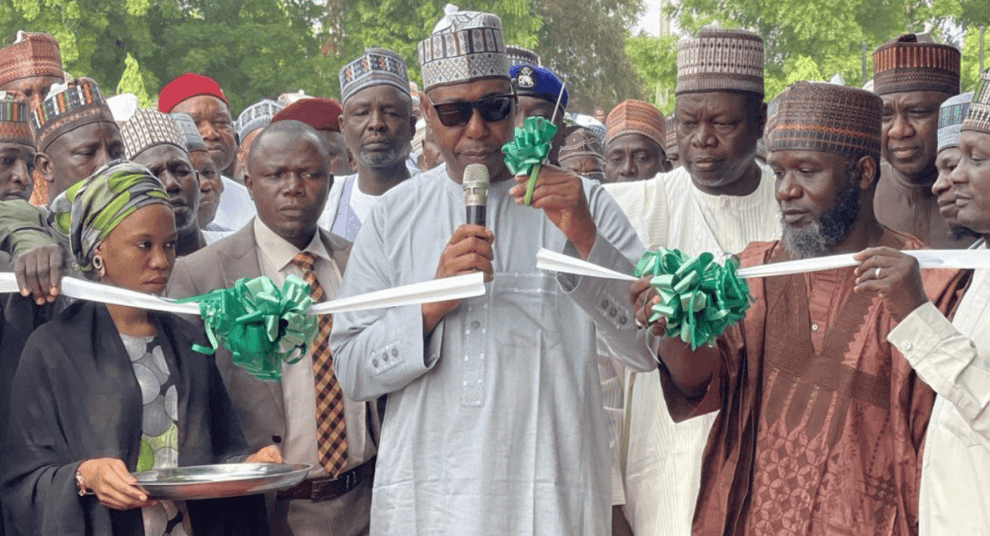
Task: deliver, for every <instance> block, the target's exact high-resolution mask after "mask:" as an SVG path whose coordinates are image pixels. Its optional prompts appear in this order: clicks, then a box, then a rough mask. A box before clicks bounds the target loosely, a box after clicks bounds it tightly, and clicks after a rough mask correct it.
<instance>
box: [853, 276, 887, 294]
mask: <svg viewBox="0 0 990 536" xmlns="http://www.w3.org/2000/svg"><path fill="white" fill-rule="evenodd" d="M888 288H889V286H888V285H886V284H884V283H883V282H882V281H881V280H878V279H866V280H864V281H862V282H858V283H856V286H854V287H853V291H854V292H877V293H880V292H884V291H886V290H887V289H888Z"/></svg>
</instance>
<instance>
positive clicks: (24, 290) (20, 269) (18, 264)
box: [14, 255, 31, 298]
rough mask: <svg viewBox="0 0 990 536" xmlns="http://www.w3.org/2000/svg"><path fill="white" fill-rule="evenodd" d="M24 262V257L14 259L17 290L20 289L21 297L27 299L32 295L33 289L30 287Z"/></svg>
mask: <svg viewBox="0 0 990 536" xmlns="http://www.w3.org/2000/svg"><path fill="white" fill-rule="evenodd" d="M24 262H25V261H24V256H23V255H21V256H19V257H17V258H16V259H14V279H16V280H17V288H18V289H20V292H21V296H24V297H25V298H27V297H28V296H30V295H31V289H30V288H29V287H28V283H27V276H26V272H25V268H24Z"/></svg>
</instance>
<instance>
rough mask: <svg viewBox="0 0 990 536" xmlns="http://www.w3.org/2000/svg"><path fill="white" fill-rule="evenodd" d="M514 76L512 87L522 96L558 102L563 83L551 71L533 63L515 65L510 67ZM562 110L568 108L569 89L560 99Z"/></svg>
mask: <svg viewBox="0 0 990 536" xmlns="http://www.w3.org/2000/svg"><path fill="white" fill-rule="evenodd" d="M509 77H510V78H512V88H513V89H515V90H516V94H517V95H519V96H521V97H537V98H540V99H543V100H545V101H549V102H550V103H551V104H557V96H558V95H560V90H561V89H563V84H561V82H560V80H559V79H558V78H557V77H556V76H554V74H553V73H551V72H550V71H548V70H546V69H544V68H542V67H533V66H532V65H514V66H513V67H511V68H510V69H509ZM560 108H561V111H564V110H566V109H567V90H566V89H564V96H563V97H562V98H561V99H560Z"/></svg>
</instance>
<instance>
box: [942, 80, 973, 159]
mask: <svg viewBox="0 0 990 536" xmlns="http://www.w3.org/2000/svg"><path fill="white" fill-rule="evenodd" d="M972 102H973V92H972V91H970V92H969V93H963V94H962V95H956V96H955V97H949V98H948V99H946V100H945V102H943V103H942V106H940V107H939V109H938V150H939V151H941V150H942V149H948V148H949V147H957V146H958V145H959V134H960V133H961V132H962V123H963V119H965V118H966V112H967V111H969V105H970V103H972Z"/></svg>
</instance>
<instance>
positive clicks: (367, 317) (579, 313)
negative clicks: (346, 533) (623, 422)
mask: <svg viewBox="0 0 990 536" xmlns="http://www.w3.org/2000/svg"><path fill="white" fill-rule="evenodd" d="M446 11H447V14H446V16H445V17H444V18H443V19H442V20H441V21H440V22H439V23H438V24H437V25H436V27H435V28H434V31H433V34H432V35H431V36H430V38H428V39H427V40H425V41H423V42H422V43H420V45H419V57H420V64H421V66H422V71H423V85H424V89H425V98H424V100H423V116H424V118H425V119H426V121H427V123H428V124H429V125H430V126H431V128H433V130H434V133H435V134H436V139H437V145H438V147H439V148H440V151H441V152H442V153H443V155H444V157H445V160H446V165H445V166H442V167H437V168H435V169H432V170H430V171H427V172H424V173H421V174H419V175H416V176H415V177H412V178H410V179H408V180H406V181H404V182H403V183H402V184H400V185H398V186H396V187H395V188H393V189H392V190H390V191H389V192H388V193H387V194H385V195H384V196H383V197H382V198H381V200H379V202H378V204H377V205H376V206H375V207H374V208H373V209H372V211H371V214H370V215H369V217H368V219H367V220H365V222H364V228H363V229H362V231H361V233H360V234H359V235H358V237H357V239H356V240H355V243H354V247H353V249H352V251H351V256H350V261H349V266H348V268H347V271H346V272H345V273H344V280H343V283H342V287H341V295H342V297H347V296H354V295H359V294H364V293H366V292H372V291H377V290H382V289H386V288H390V287H395V286H399V285H404V284H409V283H414V282H420V281H424V280H430V279H439V278H444V277H450V276H454V275H458V274H462V273H469V272H482V273H484V275H485V278H486V279H487V280H489V284H488V285H487V293H486V295H484V296H480V297H475V298H469V299H463V300H455V301H447V302H442V303H433V304H427V305H423V306H410V307H396V308H391V309H377V310H371V311H362V312H354V313H338V314H336V315H334V327H333V333H332V335H331V340H330V344H331V347H332V349H333V355H334V369H335V371H336V373H337V375H338V378H339V379H340V384H341V387H342V388H343V390H344V392H345V393H346V394H348V395H349V396H351V397H353V398H354V399H356V400H370V399H374V398H377V397H379V396H381V395H384V394H387V395H388V406H387V409H386V413H385V420H384V426H383V430H382V440H381V447H380V449H379V456H380V458H379V462H378V463H379V465H378V472H377V473H376V475H375V489H374V493H373V496H372V497H373V498H372V514H371V532H372V533H373V534H381V535H402V536H405V535H408V534H458V535H467V536H472V535H492V536H496V535H497V536H503V535H506V534H511V535H513V536H520V535H541V536H542V535H549V534H567V535H570V536H575V535H577V536H581V535H587V536H591V535H599V536H600V535H605V534H608V533H609V521H610V519H609V495H610V475H609V466H610V463H609V460H610V452H609V447H608V430H607V424H606V418H605V413H604V411H603V408H602V407H603V404H602V388H601V383H600V378H599V373H598V356H597V352H596V348H595V343H596V337H597V338H601V339H603V340H604V341H607V342H608V344H609V346H610V347H611V349H612V350H613V351H614V352H615V353H616V354H617V356H618V357H619V359H620V360H621V361H622V362H624V363H625V364H626V365H628V366H629V367H631V368H633V369H635V370H641V371H647V370H650V369H651V368H652V367H653V366H654V364H655V362H654V361H653V359H652V357H651V356H650V355H649V354H648V352H646V349H645V345H644V344H643V342H642V332H640V331H639V330H638V329H637V327H636V325H635V323H634V322H633V317H632V316H630V314H631V312H632V307H631V305H630V304H629V299H628V294H629V285H628V284H627V283H624V282H619V281H606V280H604V279H597V278H583V277H578V276H571V275H567V274H560V275H557V274H552V273H549V272H546V271H542V270H538V269H537V268H536V258H535V257H536V253H537V251H538V250H539V249H540V248H541V247H545V248H549V249H551V250H554V251H557V252H563V253H565V254H569V255H571V256H575V257H581V258H584V259H586V260H588V261H590V262H593V263H596V264H598V265H601V266H607V267H610V268H613V269H616V270H618V271H622V272H627V273H628V272H629V271H630V270H631V269H632V267H633V262H634V260H637V259H638V258H639V255H640V254H641V253H642V245H641V244H640V242H639V240H638V239H637V238H636V236H635V233H634V231H633V230H632V228H631V227H630V226H629V223H628V221H627V220H626V219H625V217H623V215H622V213H621V211H620V210H619V208H618V207H617V206H616V205H615V203H614V202H613V201H612V199H611V198H610V197H609V196H608V195H606V194H605V192H604V190H602V189H601V187H600V186H599V185H598V184H597V183H594V182H592V181H589V180H587V179H582V178H580V177H579V176H578V175H577V174H575V173H573V172H570V171H566V170H563V169H561V168H558V167H555V166H545V167H543V168H542V169H541V171H540V173H539V180H538V181H537V184H536V186H535V189H534V191H533V196H532V203H531V206H529V207H527V206H525V204H524V199H523V198H524V195H525V191H526V184H525V183H524V179H520V178H516V179H515V180H513V177H512V175H511V174H510V172H509V170H508V168H507V167H506V165H505V162H504V161H503V155H502V152H501V148H502V146H503V145H504V144H505V143H506V142H508V141H510V140H511V139H512V137H513V127H514V124H515V119H516V117H515V116H516V113H518V110H517V107H516V106H517V105H516V98H515V95H514V94H513V93H512V86H511V83H510V79H509V76H508V70H507V68H506V56H505V47H504V46H503V44H502V28H501V21H500V20H499V18H498V17H496V16H495V15H491V14H488V13H478V12H463V11H458V10H457V8H456V7H453V6H448V8H447V10H446ZM470 164H480V165H482V166H483V167H484V168H485V170H486V171H487V172H488V174H489V175H490V177H491V186H490V187H489V188H488V200H487V205H486V208H487V214H488V220H487V224H488V227H483V226H481V225H469V224H464V214H465V210H464V201H463V199H464V194H463V192H462V186H461V182H462V181H463V180H464V176H465V168H466V167H467V166H468V165H470ZM521 181H522V182H521Z"/></svg>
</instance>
